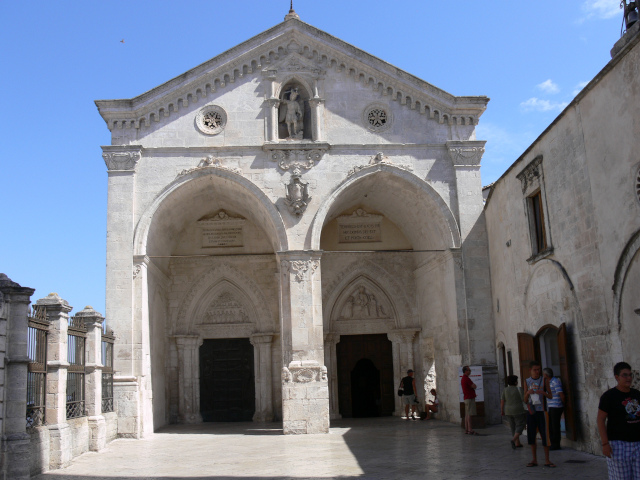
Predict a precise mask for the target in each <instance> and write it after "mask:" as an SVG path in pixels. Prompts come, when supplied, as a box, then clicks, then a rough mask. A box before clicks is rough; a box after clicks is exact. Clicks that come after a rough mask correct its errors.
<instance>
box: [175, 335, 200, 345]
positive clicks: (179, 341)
mask: <svg viewBox="0 0 640 480" xmlns="http://www.w3.org/2000/svg"><path fill="white" fill-rule="evenodd" d="M173 338H174V339H175V341H176V345H177V346H178V347H197V346H198V343H199V342H200V337H199V336H198V335H174V336H173Z"/></svg>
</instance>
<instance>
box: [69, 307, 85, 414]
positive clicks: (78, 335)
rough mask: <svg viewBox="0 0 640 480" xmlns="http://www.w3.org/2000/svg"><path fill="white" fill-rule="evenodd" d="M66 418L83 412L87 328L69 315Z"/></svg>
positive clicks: (79, 320)
mask: <svg viewBox="0 0 640 480" xmlns="http://www.w3.org/2000/svg"><path fill="white" fill-rule="evenodd" d="M67 334H68V341H69V342H68V348H67V361H68V362H69V368H68V370H67V418H78V417H84V416H85V415H86V413H85V396H84V392H85V388H84V385H85V384H84V377H85V360H84V355H85V343H86V337H87V329H86V328H85V327H84V323H83V322H82V319H81V318H77V317H70V318H69V327H68V331H67Z"/></svg>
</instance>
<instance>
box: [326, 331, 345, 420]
mask: <svg viewBox="0 0 640 480" xmlns="http://www.w3.org/2000/svg"><path fill="white" fill-rule="evenodd" d="M339 342H340V334H338V333H334V332H330V333H326V334H325V335H324V364H325V365H326V366H327V371H328V373H329V416H330V418H331V420H334V419H340V418H342V415H340V402H339V397H338V356H337V354H336V346H337V345H338V343H339Z"/></svg>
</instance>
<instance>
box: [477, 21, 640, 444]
mask: <svg viewBox="0 0 640 480" xmlns="http://www.w3.org/2000/svg"><path fill="white" fill-rule="evenodd" d="M639 26H640V24H636V25H635V26H633V27H632V28H630V29H629V31H628V32H627V33H626V34H625V35H624V36H623V38H622V39H621V40H620V41H619V42H618V43H617V44H616V45H615V47H614V49H613V50H612V52H611V55H612V60H611V61H610V62H609V64H607V65H606V66H605V67H604V69H603V70H602V71H601V72H600V73H599V74H598V75H596V77H595V78H594V79H593V80H592V81H591V82H590V83H589V84H588V85H587V86H586V87H585V88H584V90H583V91H582V92H581V93H580V94H578V95H577V96H576V98H575V99H574V100H573V101H572V102H571V104H570V105H569V106H568V107H567V108H566V109H565V110H564V111H563V112H562V113H561V114H560V115H559V116H558V118H557V119H556V120H555V121H554V122H553V123H552V124H551V125H550V126H549V127H548V128H547V129H546V130H545V132H544V133H543V134H542V135H541V136H540V137H539V138H538V139H537V140H536V141H535V142H534V143H533V144H532V145H531V146H530V147H529V148H528V149H527V150H526V151H525V153H524V154H523V155H522V156H521V157H520V158H519V159H518V160H517V161H516V162H515V163H514V164H513V165H512V166H511V167H510V168H509V169H508V170H507V172H505V174H504V175H502V177H501V178H500V179H499V180H498V181H497V182H495V184H494V185H493V186H492V187H490V189H489V190H488V191H489V192H490V193H489V196H488V199H487V203H486V207H485V215H486V223H487V230H488V238H489V253H490V260H491V262H490V265H491V282H492V295H493V315H494V319H495V323H494V325H495V332H496V353H497V355H496V356H497V359H498V362H499V367H500V368H499V370H500V376H501V378H504V375H505V374H510V373H514V374H516V375H519V376H520V377H522V378H526V377H527V376H528V373H529V369H528V363H529V361H530V360H533V359H538V360H541V361H542V363H543V366H549V367H552V368H553V370H554V371H555V372H556V374H557V375H559V376H561V377H562V379H563V383H564V386H565V389H566V390H567V397H568V406H567V411H566V412H565V419H566V430H567V433H566V437H567V439H568V440H569V442H568V443H569V444H570V445H572V446H574V447H577V448H580V449H584V450H587V451H591V452H594V453H600V451H601V450H600V443H599V437H598V433H597V426H596V416H597V411H598V400H599V397H600V395H601V394H602V392H603V391H604V390H606V389H607V388H609V387H611V386H613V385H614V384H615V382H614V379H613V365H614V364H615V363H616V362H618V361H621V360H625V361H627V362H629V363H630V364H631V365H632V366H633V367H634V368H635V369H638V368H640V350H639V349H638V346H637V341H638V339H639V338H640V327H639V325H640V322H639V319H638V315H640V300H639V296H638V293H639V290H638V289H639V286H640V254H639V253H638V251H639V249H640V155H639V154H638V152H639V151H640V141H639V139H640V124H639V123H638V119H639V118H640V46H638V42H640V35H638V30H639ZM639 377H640V375H639V373H638V370H635V383H636V385H638V381H639V380H640V378H639Z"/></svg>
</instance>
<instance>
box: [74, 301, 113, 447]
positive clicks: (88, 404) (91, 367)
mask: <svg viewBox="0 0 640 480" xmlns="http://www.w3.org/2000/svg"><path fill="white" fill-rule="evenodd" d="M76 317H79V318H82V321H83V323H84V326H85V328H86V329H87V340H86V344H85V356H86V358H85V368H86V370H85V371H86V374H85V408H86V410H87V415H88V419H87V420H88V423H89V450H91V451H94V452H97V451H100V450H102V449H103V448H104V447H105V446H106V445H107V425H106V422H105V419H104V417H103V416H102V368H103V367H104V365H103V364H102V324H103V322H104V317H103V316H102V315H101V314H100V313H98V312H96V311H95V310H94V309H93V308H92V307H90V306H87V307H85V308H84V309H83V310H81V311H80V312H78V313H77V314H76Z"/></svg>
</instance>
